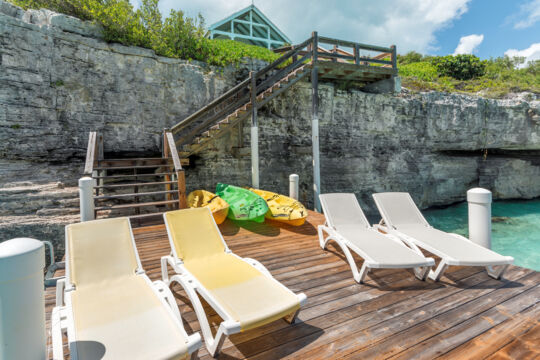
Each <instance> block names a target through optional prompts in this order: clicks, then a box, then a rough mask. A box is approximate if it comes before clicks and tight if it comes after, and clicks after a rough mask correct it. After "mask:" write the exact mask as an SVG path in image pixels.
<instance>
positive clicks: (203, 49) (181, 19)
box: [9, 0, 278, 66]
mask: <svg viewBox="0 0 540 360" xmlns="http://www.w3.org/2000/svg"><path fill="white" fill-rule="evenodd" d="M9 1H11V2H12V3H14V4H15V5H18V6H21V7H22V8H24V9H29V8H32V9H41V8H45V9H50V10H52V11H55V12H59V13H63V14H67V15H71V16H74V17H77V18H79V19H82V20H89V21H93V22H95V23H97V24H100V25H102V26H103V30H104V38H105V40H107V41H109V42H118V43H121V44H124V45H134V46H141V47H145V48H149V49H152V50H154V51H155V52H156V54H158V55H161V56H167V57H174V58H180V59H186V60H200V61H206V62H208V63H210V64H213V65H220V66H223V65H227V64H231V63H237V62H238V61H239V60H240V59H241V58H242V57H251V58H258V59H263V60H267V61H272V60H274V59H276V58H277V57H278V56H277V55H276V54H274V52H272V51H271V50H268V49H265V48H262V47H258V46H253V45H248V44H243V43H239V42H236V41H223V40H210V39H207V38H206V37H205V34H206V29H205V27H204V19H203V18H202V16H200V15H199V16H198V17H197V18H190V17H187V16H185V15H184V13H183V12H182V11H176V10H171V12H170V14H169V16H168V17H166V18H165V19H163V17H162V14H161V13H160V11H159V8H158V3H159V0H142V3H141V5H140V7H139V8H138V9H137V10H135V9H134V8H133V6H132V5H131V4H130V3H129V1H128V0H9Z"/></svg>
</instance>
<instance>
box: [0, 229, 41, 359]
mask: <svg viewBox="0 0 540 360" xmlns="http://www.w3.org/2000/svg"><path fill="white" fill-rule="evenodd" d="M44 267H45V248H44V246H43V243H42V242H41V241H38V240H34V239H28V238H18V239H12V240H8V241H4V242H3V243H1V244H0V359H46V358H47V348H46V333H45V296H44V284H43V268H44Z"/></svg>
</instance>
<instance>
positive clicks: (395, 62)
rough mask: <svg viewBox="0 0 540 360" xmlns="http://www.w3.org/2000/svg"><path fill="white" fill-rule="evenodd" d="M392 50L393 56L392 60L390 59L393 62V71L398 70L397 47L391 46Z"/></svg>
mask: <svg viewBox="0 0 540 360" xmlns="http://www.w3.org/2000/svg"><path fill="white" fill-rule="evenodd" d="M390 49H392V55H391V59H390V60H391V61H392V69H394V70H397V54H396V45H391V46H390ZM396 75H397V74H396Z"/></svg>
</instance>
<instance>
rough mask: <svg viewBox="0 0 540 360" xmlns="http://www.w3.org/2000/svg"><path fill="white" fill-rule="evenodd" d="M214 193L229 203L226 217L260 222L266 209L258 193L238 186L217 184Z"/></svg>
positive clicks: (266, 206) (264, 202)
mask: <svg viewBox="0 0 540 360" xmlns="http://www.w3.org/2000/svg"><path fill="white" fill-rule="evenodd" d="M216 195H218V196H219V197H221V198H222V199H223V200H225V201H226V202H227V203H228V204H229V214H228V215H227V217H228V218H230V219H233V220H252V221H256V222H260V223H262V222H263V221H264V215H265V214H266V212H267V211H268V205H267V204H266V201H264V199H263V198H262V197H260V196H259V195H257V194H255V193H253V192H251V191H249V190H247V189H242V188H240V187H238V186H233V185H227V184H221V183H219V184H217V186H216Z"/></svg>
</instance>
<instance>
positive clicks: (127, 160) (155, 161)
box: [98, 158, 169, 167]
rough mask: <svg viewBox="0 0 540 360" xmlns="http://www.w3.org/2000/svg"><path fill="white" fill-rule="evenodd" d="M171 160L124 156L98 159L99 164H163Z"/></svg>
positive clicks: (108, 165)
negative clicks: (122, 157)
mask: <svg viewBox="0 0 540 360" xmlns="http://www.w3.org/2000/svg"><path fill="white" fill-rule="evenodd" d="M167 162H169V159H167V158H124V159H102V160H98V164H99V166H102V167H104V166H107V167H110V166H129V165H154V164H157V165H161V164H164V163H167Z"/></svg>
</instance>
